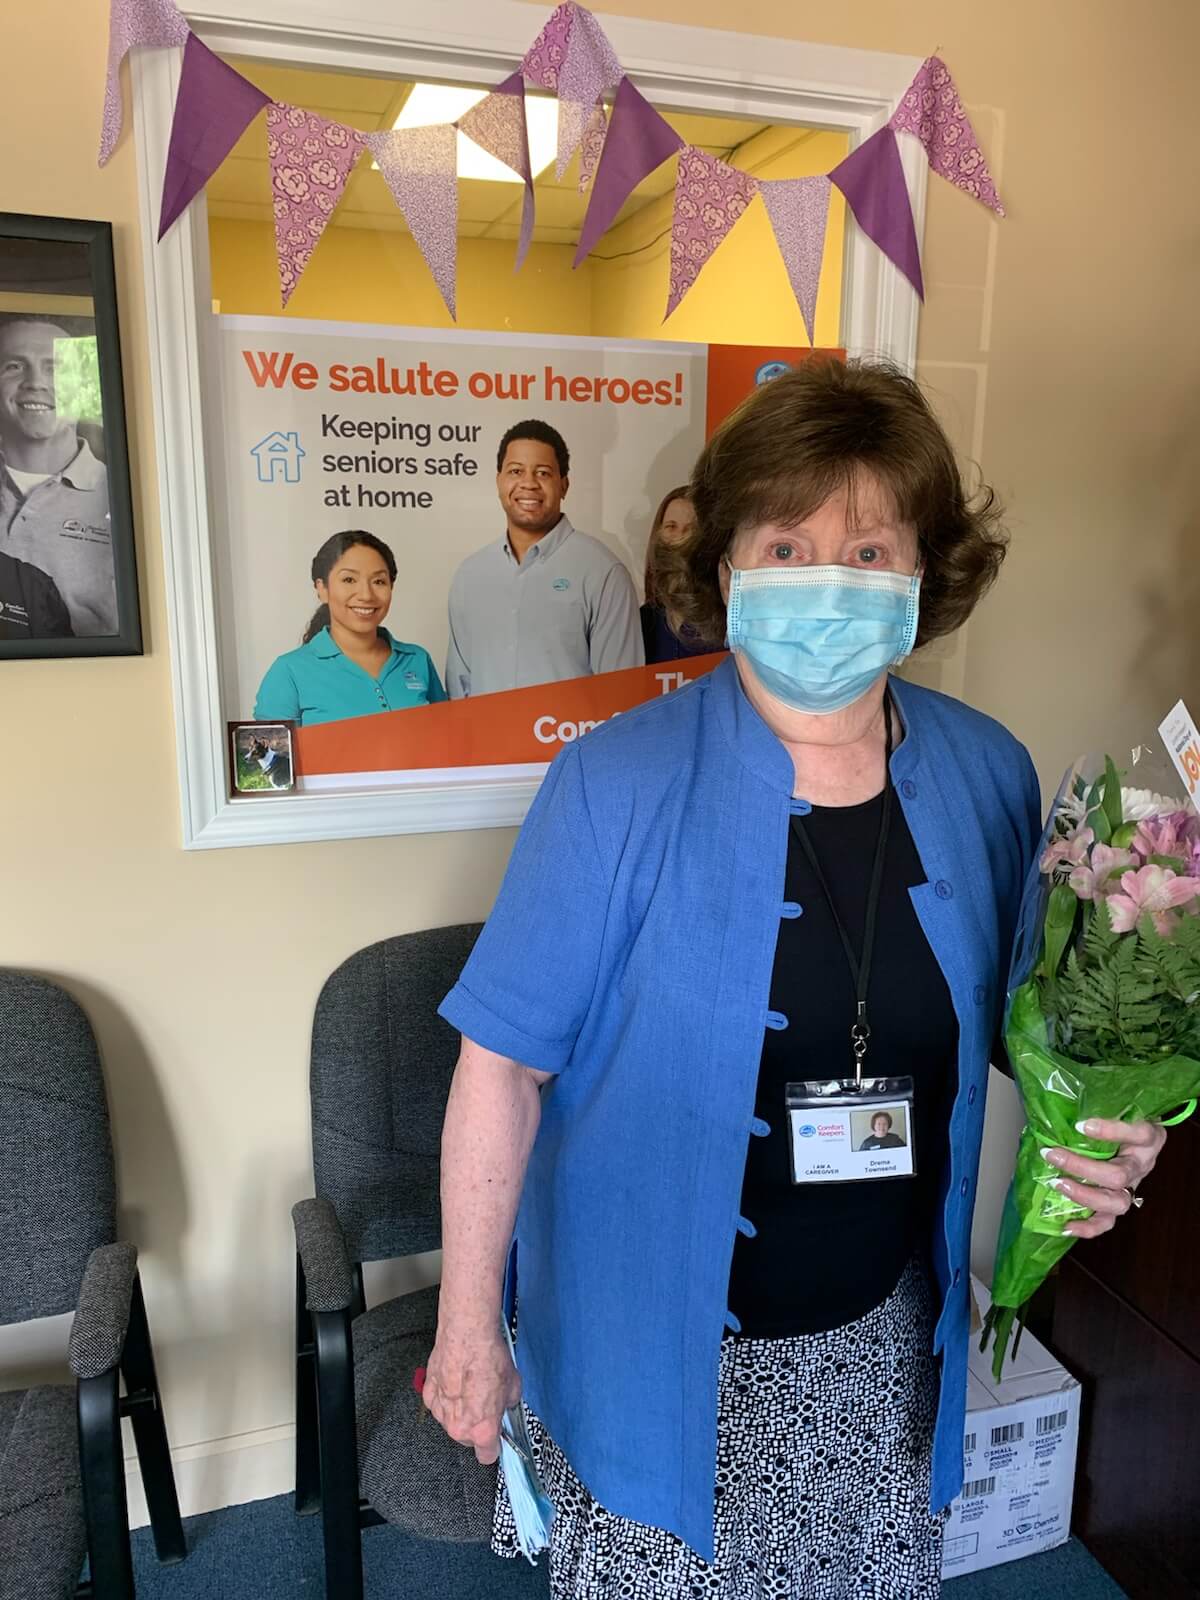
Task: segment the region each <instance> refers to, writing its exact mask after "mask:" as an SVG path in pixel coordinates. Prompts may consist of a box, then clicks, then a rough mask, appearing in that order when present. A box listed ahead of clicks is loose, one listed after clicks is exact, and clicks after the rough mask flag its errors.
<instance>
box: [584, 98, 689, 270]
mask: <svg viewBox="0 0 1200 1600" xmlns="http://www.w3.org/2000/svg"><path fill="white" fill-rule="evenodd" d="M682 148H683V140H682V139H681V138H680V137H679V135H678V134H677V133H676V132H675V129H674V128H673V127H672V126H671V124H670V123H669V122H667V121H666V120H665V119H664V118H663V117H660V116H659V114H658V112H657V111H655V109H654V107H653V106H652V105H651V104H650V102H649V100H647V99H646V98H645V96H644V95H641V94H639V93H638V91H637V90H636V89H635V88H634V86H633V84H632V83H631V82H630V80H629V79H628V78H622V79H621V82H620V84H619V85H618V88H617V97H616V99H615V100H614V101H613V108H612V116H611V117H610V118H609V122H608V135H607V137H606V138H605V141H604V150H603V152H602V153H601V156H600V164H599V166H598V167H597V169H596V177H595V181H594V182H593V184H592V198H591V199H590V200H589V201H588V208H587V215H586V216H585V217H584V219H583V230H582V232H581V233H580V235H579V248H578V249H577V250H576V251H575V265H576V266H578V265H579V264H580V262H581V261H584V260H586V259H587V257H588V256H589V255H590V254H591V253H592V251H593V250H594V249H595V247H596V243H597V241H598V240H599V238H600V235H601V234H602V233H605V232H606V231H607V230H608V227H609V225H610V224H611V222H612V221H613V219H614V217H615V216H616V215H617V212H618V211H620V209H621V207H622V206H623V205H624V204H625V202H626V200H628V199H629V196H630V195H631V194H632V193H633V191H634V190H635V189H636V188H637V186H638V184H639V183H641V182H642V180H643V179H644V178H648V177H649V176H650V174H651V173H652V172H653V171H654V169H655V168H656V167H661V166H662V164H663V162H664V161H667V160H669V159H670V157H671V156H673V155H675V153H676V152H677V151H679V150H681V149H682Z"/></svg>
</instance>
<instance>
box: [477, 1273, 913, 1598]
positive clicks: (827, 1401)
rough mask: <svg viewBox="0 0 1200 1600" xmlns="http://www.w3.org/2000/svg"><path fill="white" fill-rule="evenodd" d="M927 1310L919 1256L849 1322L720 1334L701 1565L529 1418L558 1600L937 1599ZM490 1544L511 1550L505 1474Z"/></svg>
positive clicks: (552, 1588) (514, 1547)
mask: <svg viewBox="0 0 1200 1600" xmlns="http://www.w3.org/2000/svg"><path fill="white" fill-rule="evenodd" d="M933 1320H934V1314H933V1297H932V1294H931V1292H930V1288H929V1283H928V1279H927V1278H926V1275H925V1272H924V1270H923V1269H922V1268H921V1267H920V1266H918V1265H917V1264H916V1263H915V1262H914V1263H913V1264H912V1265H910V1266H909V1267H908V1268H907V1269H906V1270H905V1273H904V1275H903V1277H902V1278H901V1280H900V1282H899V1284H898V1285H897V1287H896V1289H895V1290H894V1291H893V1292H892V1294H891V1295H889V1297H888V1298H887V1299H886V1300H885V1301H884V1302H883V1304H882V1305H879V1306H877V1307H876V1308H875V1309H874V1310H873V1311H870V1312H868V1313H867V1315H866V1316H865V1317H861V1318H860V1319H859V1320H858V1321H856V1322H851V1323H847V1324H846V1326H845V1327H842V1328H836V1329H834V1330H833V1331H832V1332H829V1333H821V1334H805V1335H801V1336H798V1337H795V1338H785V1339H750V1338H742V1337H738V1338H726V1339H725V1340H724V1341H723V1342H722V1345H721V1364H720V1379H719V1391H718V1402H717V1407H718V1410H717V1481H716V1486H715V1494H714V1501H713V1506H714V1531H715V1536H716V1550H715V1559H714V1561H713V1562H712V1563H711V1564H710V1563H708V1562H706V1561H702V1560H701V1559H700V1558H699V1556H697V1555H696V1554H695V1553H694V1552H693V1551H692V1550H690V1549H689V1548H688V1546H687V1545H685V1544H684V1543H683V1542H682V1540H680V1539H678V1538H677V1537H676V1536H675V1535H674V1534H671V1533H666V1532H664V1531H663V1530H662V1529H659V1528H650V1527H645V1526H643V1525H642V1524H641V1523H637V1522H631V1521H629V1520H628V1519H627V1518H624V1517H618V1516H613V1515H612V1514H611V1513H610V1512H608V1511H606V1510H605V1509H604V1507H603V1506H601V1505H599V1504H598V1503H597V1502H596V1501H595V1500H593V1499H592V1497H591V1495H590V1494H589V1493H588V1491H587V1489H586V1488H585V1487H584V1486H583V1484H582V1483H581V1482H580V1481H579V1479H578V1477H576V1475H575V1473H574V1471H573V1470H572V1468H571V1466H570V1463H569V1462H568V1461H567V1460H566V1458H565V1457H564V1456H563V1454H562V1452H561V1451H560V1450H559V1449H558V1447H557V1446H556V1445H555V1443H554V1441H553V1440H552V1439H551V1438H550V1436H549V1434H548V1433H547V1432H546V1430H545V1428H544V1427H543V1426H542V1425H541V1423H540V1422H539V1421H538V1419H537V1418H536V1417H534V1416H532V1415H529V1428H530V1436H531V1438H532V1442H533V1448H534V1455H535V1458H536V1460H537V1462H538V1466H539V1468H540V1470H541V1474H542V1481H543V1483H544V1484H545V1486H546V1492H547V1493H548V1494H549V1496H550V1498H551V1500H552V1501H553V1502H554V1506H555V1511H556V1515H555V1520H554V1532H553V1535H552V1539H551V1548H550V1552H549V1562H550V1592H551V1595H552V1597H553V1600H692V1597H694V1596H703V1597H704V1600H897V1597H899V1596H904V1597H905V1600H937V1596H938V1595H939V1594H940V1593H941V1560H942V1526H943V1520H944V1517H943V1516H942V1515H938V1516H931V1515H930V1512H929V1478H930V1467H931V1459H932V1451H933V1425H934V1417H935V1414H936V1411H937V1401H938V1374H937V1363H936V1361H935V1358H934V1356H933V1353H932V1346H933ZM492 1549H493V1550H494V1551H495V1552H496V1554H497V1555H501V1556H514V1555H516V1554H518V1553H519V1552H518V1550H517V1545H516V1536H515V1531H514V1528H513V1521H512V1512H511V1509H510V1507H509V1504H508V1497H507V1495H506V1494H505V1492H504V1480H503V1478H501V1479H500V1486H499V1490H498V1493H497V1496H496V1513H495V1522H494V1527H493V1535H492Z"/></svg>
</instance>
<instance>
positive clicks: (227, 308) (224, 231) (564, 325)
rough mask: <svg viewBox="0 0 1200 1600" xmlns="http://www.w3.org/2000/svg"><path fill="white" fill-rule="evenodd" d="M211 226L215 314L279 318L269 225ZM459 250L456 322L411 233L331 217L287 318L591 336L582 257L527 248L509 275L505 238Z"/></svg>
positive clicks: (547, 247)
mask: <svg viewBox="0 0 1200 1600" xmlns="http://www.w3.org/2000/svg"><path fill="white" fill-rule="evenodd" d="M209 228H210V234H209V237H210V244H211V249H210V256H211V261H212V292H213V299H214V300H216V301H217V302H219V304H220V308H221V311H222V312H223V313H238V314H241V315H245V316H270V317H277V316H280V315H281V314H282V313H281V311H280V305H279V272H278V268H277V266H276V262H275V236H274V231H273V229H272V227H271V225H270V223H266V222H234V221H231V220H229V219H227V218H220V217H214V218H213V219H212V221H211V223H210V225H209ZM458 248H459V280H458V321H457V323H453V322H452V321H451V320H450V314H449V312H448V311H447V310H446V307H445V305H444V303H443V301H442V297H441V295H440V294H439V293H438V290H437V285H436V284H435V283H434V281H433V277H432V275H431V274H430V271H429V268H428V267H427V266H426V265H425V262H424V260H423V258H422V256H421V252H420V250H419V248H418V247H417V245H416V243H415V242H414V240H413V238H412V235H411V234H408V233H400V232H383V231H380V232H373V231H370V230H368V229H366V228H340V227H338V226H337V225H336V223H334V224H331V225H330V226H329V227H328V228H327V229H326V230H325V236H324V237H323V238H322V240H321V243H320V245H319V246H318V247H317V249H316V250H315V251H314V252H313V257H312V261H311V262H310V264H309V266H308V268H307V270H306V271H305V274H304V276H303V277H302V278H301V280H300V283H299V286H298V288H297V289H296V291H295V293H294V294H293V295H292V298H291V300H290V301H289V302H288V308H287V313H286V314H287V315H288V316H293V317H320V318H328V319H331V320H335V321H352V322H381V323H388V322H394V323H398V324H400V325H401V326H404V327H414V328H450V327H455V326H457V327H460V328H498V329H499V328H502V329H506V330H508V331H511V332H519V333H529V332H536V333H590V332H591V328H592V282H591V267H590V265H589V264H588V263H586V262H585V263H584V265H583V266H582V267H581V268H580V269H579V271H578V272H573V271H572V270H571V261H572V258H573V256H574V251H572V250H569V249H567V248H566V247H565V246H564V245H553V244H535V245H531V246H530V249H529V255H528V257H527V258H526V261H525V264H524V266H523V267H522V268H521V271H520V272H514V271H513V254H514V250H515V246H514V245H512V244H511V243H508V242H506V241H504V240H500V239H461V240H460V241H459V247H458Z"/></svg>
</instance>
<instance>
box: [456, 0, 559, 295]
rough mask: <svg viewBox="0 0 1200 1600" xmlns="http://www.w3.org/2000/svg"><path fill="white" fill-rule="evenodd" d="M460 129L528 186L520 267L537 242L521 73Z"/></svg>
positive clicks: (465, 119)
mask: <svg viewBox="0 0 1200 1600" xmlns="http://www.w3.org/2000/svg"><path fill="white" fill-rule="evenodd" d="M563 9H565V8H563ZM458 127H459V129H460V131H461V132H463V133H465V134H466V136H467V138H468V139H470V140H471V141H472V142H473V143H475V144H477V145H478V146H479V148H480V149H481V150H486V151H487V153H488V154H489V155H492V156H495V158H496V160H497V161H502V162H503V163H504V165H505V166H506V167H510V168H511V169H512V171H513V172H515V173H516V174H517V176H518V177H519V178H520V179H521V181H522V182H523V183H524V185H525V194H524V197H523V199H522V201H521V232H520V236H519V237H518V239H517V263H516V264H517V266H518V267H520V266H521V264H522V262H523V261H524V260H525V256H526V254H527V252H528V250H529V241H530V240H531V239H532V238H533V171H532V168H531V167H530V164H529V129H528V128H527V127H526V125H525V80H524V78H523V77H522V76H521V74H520V72H514V73H513V75H512V77H511V78H505V80H504V82H503V83H502V84H499V85H498V86H497V87H496V88H495V89H493V90H492V92H491V94H489V95H488V97H487V99H486V100H481V101H480V102H479V104H478V105H477V106H472V107H471V109H470V111H468V112H467V113H466V115H465V116H463V117H460V118H459V121H458Z"/></svg>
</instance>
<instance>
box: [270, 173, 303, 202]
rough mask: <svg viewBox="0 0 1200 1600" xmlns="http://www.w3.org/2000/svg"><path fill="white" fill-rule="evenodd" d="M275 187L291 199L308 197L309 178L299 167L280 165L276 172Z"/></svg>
mask: <svg viewBox="0 0 1200 1600" xmlns="http://www.w3.org/2000/svg"><path fill="white" fill-rule="evenodd" d="M275 187H276V188H277V189H278V190H279V191H280V192H281V193H282V194H285V195H287V196H288V198H289V199H291V200H305V199H307V198H308V179H307V178H306V177H305V176H304V174H303V173H302V172H301V171H300V170H299V168H298V167H280V168H279V169H278V171H277V172H276V174H275Z"/></svg>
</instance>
